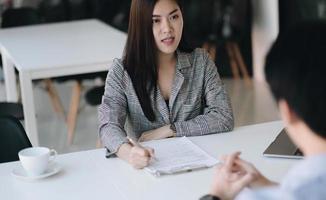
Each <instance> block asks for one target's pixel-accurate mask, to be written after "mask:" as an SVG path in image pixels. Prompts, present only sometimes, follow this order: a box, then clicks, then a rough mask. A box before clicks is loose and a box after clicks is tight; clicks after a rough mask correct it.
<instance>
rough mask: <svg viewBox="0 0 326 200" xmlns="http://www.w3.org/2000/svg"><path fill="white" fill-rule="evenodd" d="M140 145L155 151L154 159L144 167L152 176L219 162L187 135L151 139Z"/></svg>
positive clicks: (210, 165)
mask: <svg viewBox="0 0 326 200" xmlns="http://www.w3.org/2000/svg"><path fill="white" fill-rule="evenodd" d="M142 146H144V147H151V148H153V149H154V151H155V160H153V161H152V162H151V163H150V165H149V166H148V167H146V168H145V169H146V170H147V171H149V172H150V173H151V174H153V175H154V176H161V175H164V174H173V173H177V172H184V171H190V170H194V169H199V168H204V167H212V166H214V165H216V164H217V163H218V162H219V161H218V160H217V159H215V158H213V157H212V156H210V155H209V154H207V153H206V152H205V151H203V150H202V149H201V148H199V147H198V146H197V145H195V144H194V143H193V142H191V141H190V140H189V139H188V138H187V137H181V138H169V139H164V140H152V141H148V142H143V143H142Z"/></svg>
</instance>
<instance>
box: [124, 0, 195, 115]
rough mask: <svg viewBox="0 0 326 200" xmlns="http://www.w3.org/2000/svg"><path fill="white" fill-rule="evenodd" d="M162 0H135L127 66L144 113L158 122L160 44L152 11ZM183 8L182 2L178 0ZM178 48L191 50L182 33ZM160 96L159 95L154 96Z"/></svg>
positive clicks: (131, 13)
mask: <svg viewBox="0 0 326 200" xmlns="http://www.w3.org/2000/svg"><path fill="white" fill-rule="evenodd" d="M157 1H158V0H132V4H131V8H130V16H129V28H128V38H127V43H126V46H125V49H124V57H123V65H124V68H125V70H126V71H127V72H128V74H129V76H130V78H131V81H132V83H133V86H134V88H135V91H136V94H137V97H138V99H139V101H140V105H141V107H142V109H143V112H144V114H145V116H146V117H147V119H148V120H149V121H155V114H154V111H153V108H152V106H151V105H152V104H151V99H150V93H151V92H152V91H153V90H154V94H156V90H157V81H158V69H157V68H158V67H157V66H158V65H157V50H156V49H157V47H156V44H155V40H154V35H153V27H152V26H153V25H152V14H153V9H154V6H155V4H156V2H157ZM175 1H176V3H177V4H178V5H179V7H180V9H182V6H181V1H180V0H175ZM178 50H180V51H185V52H191V51H192V50H193V49H191V48H190V47H188V45H187V44H186V42H185V40H184V34H182V37H181V40H180V43H179V46H178ZM154 97H155V98H156V96H155V95H154Z"/></svg>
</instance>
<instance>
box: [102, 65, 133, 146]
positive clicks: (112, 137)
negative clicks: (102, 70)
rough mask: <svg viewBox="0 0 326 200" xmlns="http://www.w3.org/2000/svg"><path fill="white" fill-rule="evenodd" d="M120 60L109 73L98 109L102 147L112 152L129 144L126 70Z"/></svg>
mask: <svg viewBox="0 0 326 200" xmlns="http://www.w3.org/2000/svg"><path fill="white" fill-rule="evenodd" d="M119 65H120V64H119V61H118V60H114V62H113V65H112V67H111V69H110V70H109V72H108V75H107V78H106V82H105V91H104V95H103V97H102V103H101V105H100V106H99V109H98V120H99V137H100V139H101V142H102V145H103V146H106V147H107V148H108V149H109V150H110V151H111V152H117V150H118V148H119V147H120V146H121V145H122V144H123V143H127V142H128V140H127V138H126V132H125V129H124V124H125V121H126V113H127V100H126V96H125V93H124V91H125V88H126V83H125V81H124V79H123V77H124V70H123V67H122V66H121V65H120V66H119Z"/></svg>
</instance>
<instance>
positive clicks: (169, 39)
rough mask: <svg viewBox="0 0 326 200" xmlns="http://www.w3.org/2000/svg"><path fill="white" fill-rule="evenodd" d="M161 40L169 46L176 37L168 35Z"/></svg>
mask: <svg viewBox="0 0 326 200" xmlns="http://www.w3.org/2000/svg"><path fill="white" fill-rule="evenodd" d="M161 41H162V43H163V44H165V45H167V46H170V45H172V44H173V42H174V37H168V38H165V39H163V40H161Z"/></svg>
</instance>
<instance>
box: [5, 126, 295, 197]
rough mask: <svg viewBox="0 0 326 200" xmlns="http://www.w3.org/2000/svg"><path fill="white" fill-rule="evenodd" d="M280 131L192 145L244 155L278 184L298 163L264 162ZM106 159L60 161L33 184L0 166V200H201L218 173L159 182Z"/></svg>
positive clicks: (88, 155)
mask: <svg viewBox="0 0 326 200" xmlns="http://www.w3.org/2000/svg"><path fill="white" fill-rule="evenodd" d="M282 128H283V127H282V124H281V123H280V122H269V123H264V124H258V125H252V126H244V127H239V128H236V129H235V130H234V131H232V132H229V133H222V134H213V135H208V136H199V137H191V138H190V140H192V141H193V142H194V143H195V144H197V145H198V146H199V147H201V148H202V149H203V150H205V151H207V152H208V153H209V154H211V155H212V156H215V157H219V156H221V155H223V154H228V153H231V152H234V151H236V150H241V151H242V158H244V159H246V160H248V161H250V162H252V163H254V164H255V166H256V167H257V168H258V169H259V170H261V172H262V173H263V174H264V175H266V176H267V177H269V178H271V179H272V180H275V181H280V180H281V179H282V177H283V176H284V175H285V174H286V172H287V171H288V169H289V168H290V167H291V166H292V165H293V164H295V163H296V162H297V160H289V159H278V158H266V157H263V156H262V152H263V151H264V150H265V148H266V147H267V146H268V145H269V144H270V143H271V142H272V141H273V139H274V138H275V137H276V135H277V134H278V132H279V131H280V130H281V129H282ZM104 154H105V151H104V149H97V150H91V151H82V152H76V153H70V154H63V155H59V156H58V157H57V163H58V164H60V165H61V166H62V171H61V172H59V173H58V174H56V175H54V176H52V177H49V178H46V179H42V180H38V181H33V182H26V181H23V180H18V179H16V178H15V177H13V176H12V175H11V171H12V170H13V169H14V168H15V167H16V166H17V165H19V164H20V163H19V162H11V163H4V164H0V177H1V178H0V199H11V200H25V199H33V200H44V199H47V200H52V199H53V200H58V199H60V200H65V199H67V200H68V199H69V200H70V199H78V200H84V199H85V200H89V199H110V200H111V199H112V200H116V199H117V200H153V199H155V200H166V199H169V200H173V199H177V200H198V198H199V197H200V196H202V195H204V194H206V193H207V192H208V191H209V187H210V184H211V181H212V176H213V172H214V168H209V169H204V170H199V171H193V172H187V173H182V174H175V175H169V176H162V177H158V178H156V177H154V176H152V175H150V174H149V173H148V172H146V171H144V170H136V169H133V168H132V167H131V166H129V165H128V164H127V163H125V162H124V161H122V160H120V159H118V158H110V159H106V158H104Z"/></svg>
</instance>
